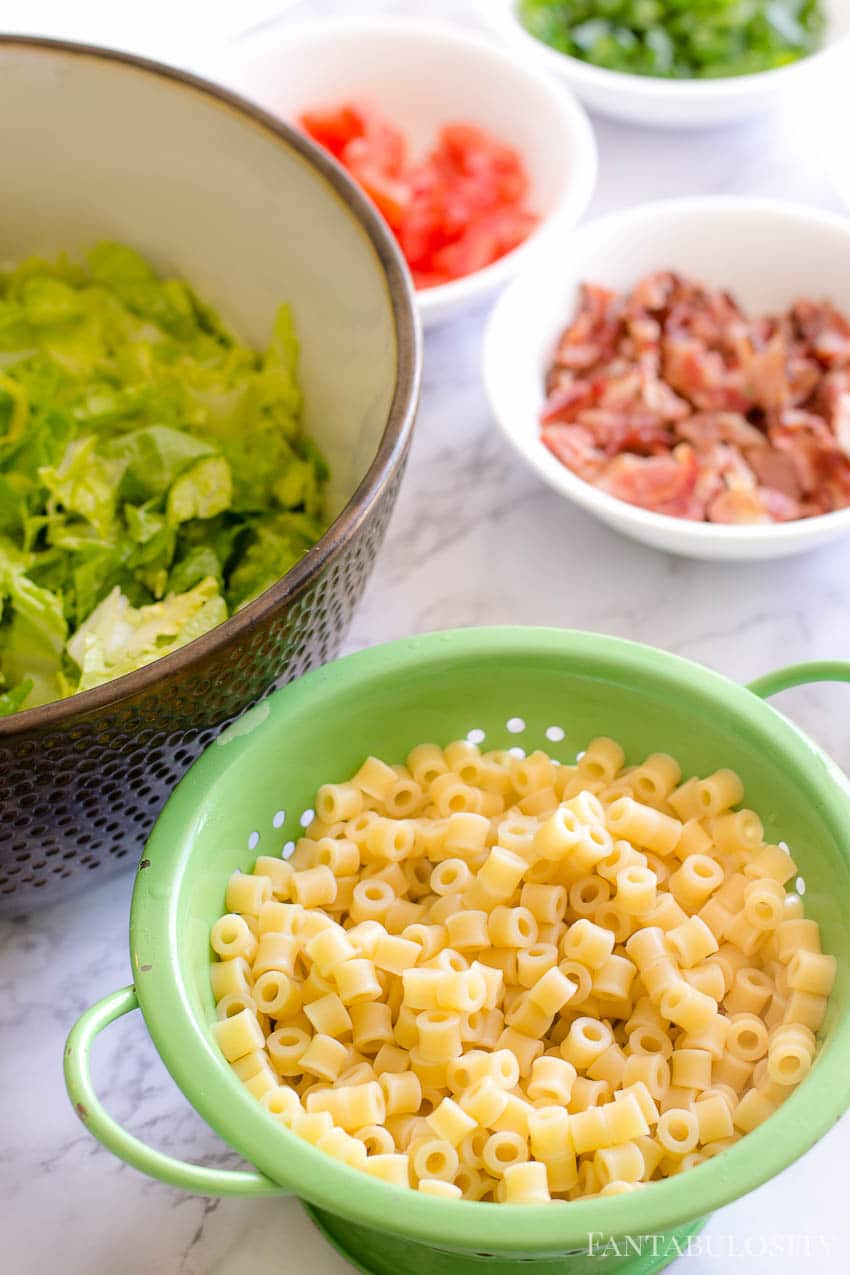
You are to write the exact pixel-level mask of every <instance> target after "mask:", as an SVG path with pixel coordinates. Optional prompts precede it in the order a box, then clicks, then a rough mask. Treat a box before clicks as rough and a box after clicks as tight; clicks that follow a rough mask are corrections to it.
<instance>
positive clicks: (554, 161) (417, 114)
mask: <svg viewBox="0 0 850 1275" xmlns="http://www.w3.org/2000/svg"><path fill="white" fill-rule="evenodd" d="M213 70H214V73H215V74H216V75H217V77H218V78H219V79H222V80H223V81H224V82H225V83H226V84H228V85H229V86H230V87H232V88H234V89H236V90H237V91H238V92H240V93H242V94H243V95H244V96H245V97H249V98H253V99H254V100H255V101H256V102H258V103H260V105H262V106H264V107H265V108H266V109H267V110H268V111H271V112H272V113H274V114H276V115H279V116H281V117H282V118H283V119H285V120H288V121H290V122H291V121H293V120H295V119H296V118H297V116H298V115H299V114H300V112H302V111H303V110H305V109H307V108H309V107H316V106H328V105H335V104H337V103H339V102H344V101H352V100H353V101H358V102H364V103H366V104H367V105H372V106H375V107H376V108H377V109H378V110H380V111H383V112H386V113H387V114H388V115H389V117H390V118H391V119H392V120H393V121H394V122H395V123H397V124H398V125H400V127H401V128H402V129H403V130H404V132H405V133H406V134H407V136H408V137H409V139H410V142H411V145H412V147H413V148H414V150H415V151H416V152H422V151H424V150H426V149H427V148H428V146H429V145H430V144H431V143H432V142H433V141H434V140H435V139H436V135H437V131H438V129H439V128H440V127H441V126H442V125H443V124H447V123H451V122H453V121H457V120H464V121H467V120H468V121H471V122H473V123H475V124H478V125H480V126H481V127H482V128H485V129H487V130H489V131H491V132H492V133H494V134H495V135H496V136H497V137H499V138H501V139H503V140H504V141H506V142H509V143H510V144H511V145H512V146H514V147H516V148H517V150H518V151H519V152H520V154H521V155H522V157H523V159H524V161H525V164H526V167H527V169H528V174H529V178H530V186H531V189H530V194H529V205H530V207H531V208H533V209H534V211H536V212H538V213H539V214H541V217H542V221H541V224H540V226H539V227H538V229H537V230H536V231H535V232H534V233H533V234H532V235H531V236H529V238H528V239H527V240H526V242H525V243H523V244H521V245H520V246H519V247H518V248H516V249H514V251H513V252H511V253H508V254H507V256H505V257H503V258H501V260H499V261H496V262H494V263H493V265H491V266H487V267H486V268H485V269H484V270H479V271H477V272H476V273H475V274H472V275H469V276H467V277H466V278H463V279H458V280H456V281H454V282H452V283H447V284H444V285H442V286H440V287H436V288H429V289H427V290H424V291H422V292H419V293H418V301H419V310H420V313H421V315H422V319H423V321H424V322H425V323H430V322H432V321H435V320H438V319H442V318H445V317H446V316H447V315H449V314H452V313H454V312H456V311H457V310H459V309H461V308H462V307H464V306H466V305H467V304H468V303H470V302H472V301H475V300H477V299H479V298H480V297H482V296H483V295H485V294H487V293H488V292H491V291H492V290H493V289H495V288H496V287H498V286H499V285H501V284H503V283H504V282H505V281H506V280H507V279H508V278H509V277H510V276H511V275H513V274H514V273H515V272H516V271H517V270H518V269H519V267H520V266H521V265H522V263H523V262H524V261H526V260H527V259H528V257H529V256H530V255H531V254H533V253H534V251H535V250H536V249H538V248H539V247H540V246H541V244H542V243H543V241H544V240H545V239H546V238H548V236H549V235H552V234H554V235H558V234H563V233H564V232H565V231H566V230H568V229H569V228H570V227H572V226H573V225H575V223H576V222H577V221H578V219H579V217H580V216H581V215H582V213H583V212H584V210H585V208H586V207H587V204H588V202H589V200H590V196H591V193H592V191H593V186H594V182H595V180H596V145H595V142H594V138H593V132H592V130H591V127H590V124H589V122H588V119H587V116H586V114H585V112H584V110H583V109H582V107H581V106H580V104H579V103H578V102H577V101H576V99H575V97H574V96H573V95H572V94H571V93H570V92H569V91H565V90H564V89H563V88H562V86H560V85H558V84H557V83H555V82H553V81H551V80H550V79H549V78H548V77H547V76H545V75H541V74H540V70H539V67H538V66H537V65H531V66H528V65H524V64H523V62H522V60H521V59H517V58H516V57H512V56H511V55H510V54H509V53H506V52H504V51H503V50H502V49H500V48H499V47H497V46H496V45H495V44H494V43H492V42H488V41H487V40H482V39H479V38H478V37H476V36H474V35H466V34H464V33H463V32H461V31H458V30H456V29H455V28H452V27H449V26H445V25H441V24H435V23H430V22H420V21H418V20H414V19H409V18H408V19H406V18H398V19H393V18H387V19H372V18H350V19H349V18H345V19H339V18H335V19H332V20H328V21H319V22H304V23H292V22H290V23H282V24H280V25H279V26H277V27H274V28H272V29H271V30H268V29H264V30H262V31H261V32H258V33H257V34H256V35H254V36H251V37H248V38H246V39H245V40H243V41H239V42H237V43H236V44H234V45H233V46H231V47H230V48H229V49H228V50H227V51H226V53H225V54H223V55H222V58H221V60H220V61H219V62H218V63H217V64H216V66H215V67H214V68H213Z"/></svg>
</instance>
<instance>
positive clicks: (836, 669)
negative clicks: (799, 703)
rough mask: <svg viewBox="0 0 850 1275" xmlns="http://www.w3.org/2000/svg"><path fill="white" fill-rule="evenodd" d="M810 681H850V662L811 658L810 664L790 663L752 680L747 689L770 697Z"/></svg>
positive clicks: (760, 695)
mask: <svg viewBox="0 0 850 1275" xmlns="http://www.w3.org/2000/svg"><path fill="white" fill-rule="evenodd" d="M810 682H850V664H848V663H846V662H845V661H844V660H811V661H810V662H809V663H808V664H789V665H788V667H787V668H778V669H775V670H774V672H773V673H765V674H764V676H763V677H757V678H756V680H755V681H754V682H750V683H749V685H748V687H747V690H748V691H752V693H753V694H754V695H758V696H759V697H760V698H761V699H769V697H770V696H771V695H777V694H778V693H779V692H780V691H788V690H790V689H791V687H792V686H807V685H808V684H809V683H810Z"/></svg>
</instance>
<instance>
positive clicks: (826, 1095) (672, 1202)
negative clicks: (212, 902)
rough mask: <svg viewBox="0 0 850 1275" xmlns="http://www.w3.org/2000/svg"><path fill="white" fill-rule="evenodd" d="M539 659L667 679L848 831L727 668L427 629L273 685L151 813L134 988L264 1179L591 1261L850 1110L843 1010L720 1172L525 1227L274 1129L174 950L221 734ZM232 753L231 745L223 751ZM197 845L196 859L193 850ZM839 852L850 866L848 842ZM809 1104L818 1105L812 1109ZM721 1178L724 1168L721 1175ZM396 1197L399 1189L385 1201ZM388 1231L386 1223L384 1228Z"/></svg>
mask: <svg viewBox="0 0 850 1275" xmlns="http://www.w3.org/2000/svg"><path fill="white" fill-rule="evenodd" d="M529 657H533V658H541V657H542V658H546V659H548V660H549V661H550V662H552V663H556V662H558V661H563V662H564V664H565V665H566V666H569V663H570V661H572V662H573V663H574V665H575V666H577V667H579V668H585V669H588V670H589V671H588V672H587V676H588V678H590V679H591V680H592V679H593V678H594V677H597V676H599V675H600V672H599V671H600V669H603V670H604V671H605V672H607V673H608V675H609V676H611V677H615V676H616V678H617V679H618V680H620V681H622V682H624V683H631V675H635V676H636V677H637V678H641V677H644V678H649V679H652V680H653V681H654V682H655V685H656V686H658V684H659V682H661V683H663V684H664V687H665V690H666V691H667V693H669V694H671V695H678V696H681V697H683V699H684V701H685V702H688V703H691V704H692V705H693V709H694V714H695V717H698V716H699V714H700V713H701V712H703V711H705V712H709V713H714V714H717V713H722V715H723V718H724V722H725V723H726V725H727V727H728V730H729V732H730V733H732V732H734V731H735V729H736V728H737V727H740V728H741V729H742V730H743V731H744V733H749V734H750V735H751V736H753V737H754V738H755V739H756V740H758V739H761V740H765V739H766V737H767V736H768V735H769V736H770V737H771V741H773V740H776V739H777V738H778V740H779V742H778V743H776V744H773V742H772V743H771V746H772V747H774V748H775V750H776V752H777V753H780V752H781V755H782V756H783V757H787V758H788V759H789V761H790V762H791V763H792V764H793V773H794V776H795V779H799V782H800V786H801V789H802V790H804V791H805V789H808V790H809V792H811V793H816V794H817V799H818V801H819V803H820V809H821V812H822V814H823V818H824V820H825V821H826V822H827V823H828V824H831V825H832V827H833V828H835V829H840V828H843V827H846V822H847V810H848V802H850V780H848V778H847V777H846V776H845V775H844V774H843V773H842V772H841V771H840V770H839V768H838V767H837V766H836V765H835V763H833V762H832V761H831V760H830V758H829V757H828V755H827V754H825V753H824V752H822V751H821V749H820V748H819V747H818V746H817V745H816V744H815V743H814V741H812V740H811V739H810V738H809V737H808V736H806V735H805V734H804V733H803V731H801V730H800V729H799V728H798V727H797V726H796V725H795V724H794V723H793V722H792V721H790V720H789V719H788V718H786V717H785V716H784V715H783V714H781V713H779V712H778V711H777V710H776V709H775V708H773V707H772V706H771V705H770V704H768V703H767V702H766V701H765V700H764V699H761V698H759V697H758V696H757V695H756V694H754V693H753V692H751V691H750V690H748V689H747V688H746V687H745V686H742V685H740V684H738V683H736V682H734V681H731V680H730V679H728V678H726V677H724V676H723V675H722V674H720V673H718V672H715V671H714V670H712V669H709V668H707V667H705V666H704V665H702V664H698V663H695V662H693V661H691V660H687V659H683V658H682V657H680V656H677V655H673V654H671V653H669V652H666V651H662V650H659V649H658V648H655V647H650V646H647V645H645V644H643V643H638V642H632V641H627V640H625V639H622V638H616V637H609V636H605V635H600V634H595V633H588V632H579V631H576V630H569V629H557V628H544V627H540V628H537V627H532V626H498V627H497V626H494V627H487V628H473V629H460V630H450V631H447V632H436V633H427V634H421V635H419V636H416V637H413V638H406V639H401V640H397V641H394V642H388V643H385V644H382V645H380V646H376V647H372V648H371V649H368V650H365V651H360V652H358V653H357V654H354V655H349V656H346V657H344V658H342V659H339V660H336V661H334V662H333V663H331V664H328V665H325V666H324V667H323V668H320V669H316V670H313V671H312V672H310V673H307V674H305V675H304V676H303V677H301V678H299V679H298V680H297V681H296V682H293V683H290V684H288V685H287V686H284V687H282V688H281V689H279V690H277V691H276V692H275V693H274V694H273V695H272V696H270V697H269V698H268V699H266V700H264V701H263V703H262V705H258V706H257V707H256V708H254V709H253V710H250V711H249V714H248V715H247V717H246V718H245V719H243V720H242V721H241V722H240V723H238V724H237V728H236V730H235V731H234V735H233V736H231V737H227V736H223V737H220V738H219V740H218V742H217V744H216V745H210V746H209V747H208V748H207V749H206V750H205V752H204V753H203V754H202V755H201V757H200V758H199V759H198V760H197V761H196V762H195V763H194V765H193V766H192V767H191V769H190V770H189V771H188V773H187V774H186V776H185V777H184V778H183V779H182V780H181V782H180V784H179V785H178V787H177V788H176V790H175V791H174V793H173V794H172V796H171V797H170V798H169V801H168V803H167V804H166V806H165V808H164V810H163V811H162V813H161V814H160V816H159V819H158V821H157V824H156V826H155V827H154V830H153V833H152V835H151V839H150V842H149V845H148V851H147V853H146V857H145V859H144V860H143V861H142V863H141V864H140V867H139V871H138V874H137V877H136V883H135V887H134V891H133V899H132V905H131V913H130V956H131V962H132V967H133V971H134V977H135V984H136V993H137V996H138V1000H139V1004H140V1006H141V1009H142V1013H143V1016H144V1018H145V1023H146V1026H147V1028H148V1031H149V1033H150V1035H151V1037H152V1039H153V1042H154V1044H155V1046H156V1048H157V1050H158V1052H159V1054H160V1056H161V1058H162V1060H163V1062H164V1063H165V1065H166V1067H167V1068H168V1070H169V1072H170V1073H171V1075H172V1077H173V1078H174V1080H175V1082H176V1083H177V1085H178V1086H179V1088H180V1089H181V1091H182V1092H183V1094H184V1096H186V1098H187V1099H188V1100H189V1101H190V1102H191V1104H192V1105H193V1106H194V1107H195V1109H196V1110H197V1111H199V1113H200V1114H201V1115H202V1116H203V1117H204V1119H205V1120H206V1121H207V1122H208V1123H209V1124H210V1125H211V1126H212V1127H213V1128H214V1129H215V1130H216V1132H217V1133H219V1134H220V1135H221V1137H223V1138H224V1139H225V1140H226V1141H227V1142H228V1143H229V1144H230V1145H231V1146H234V1147H236V1148H238V1149H239V1151H240V1153H241V1154H242V1155H244V1156H245V1157H246V1158H247V1159H248V1160H250V1161H252V1162H253V1163H255V1164H256V1165H257V1167H258V1168H259V1169H261V1171H262V1172H263V1173H265V1174H266V1175H267V1176H269V1177H271V1178H272V1179H273V1180H279V1181H281V1185H282V1186H289V1187H291V1188H292V1189H294V1190H295V1191H296V1192H297V1193H298V1194H299V1195H302V1196H304V1197H306V1198H307V1199H308V1200H310V1202H311V1203H313V1204H316V1205H317V1206H319V1207H320V1208H323V1209H326V1210H327V1211H328V1212H331V1213H334V1214H336V1215H338V1216H342V1217H348V1218H349V1219H350V1220H352V1221H355V1222H357V1223H358V1224H359V1225H362V1226H369V1227H372V1228H374V1229H376V1230H378V1231H381V1230H385V1231H386V1230H389V1231H392V1232H393V1233H394V1234H401V1235H406V1236H409V1237H411V1238H415V1239H417V1240H421V1241H423V1242H426V1243H431V1244H432V1245H435V1246H437V1247H440V1248H443V1249H449V1250H451V1249H452V1248H455V1249H457V1248H466V1249H468V1248H473V1249H481V1250H488V1251H489V1250H497V1251H499V1252H505V1253H527V1252H538V1253H540V1252H544V1251H545V1252H558V1251H559V1250H560V1251H562V1250H563V1249H564V1248H572V1250H573V1251H583V1252H586V1249H587V1244H588V1235H590V1234H595V1235H599V1236H604V1237H608V1236H623V1235H628V1234H634V1235H643V1234H647V1233H648V1232H649V1233H654V1232H664V1231H668V1230H670V1229H672V1228H673V1227H675V1226H679V1225H681V1224H682V1223H683V1222H685V1221H689V1220H692V1219H694V1218H700V1217H704V1216H705V1215H706V1214H708V1213H710V1212H712V1211H713V1210H714V1209H716V1208H719V1207H720V1206H722V1205H723V1204H727V1203H729V1202H730V1201H731V1200H733V1199H737V1198H739V1197H741V1196H742V1195H744V1194H747V1193H748V1192H749V1191H751V1190H753V1189H754V1188H755V1187H757V1186H759V1185H760V1184H761V1183H763V1182H765V1181H767V1180H768V1179H769V1178H771V1177H773V1176H775V1175H776V1174H777V1173H779V1172H780V1171H781V1170H782V1169H784V1168H786V1167H787V1166H788V1165H789V1164H791V1163H793V1162H794V1161H795V1160H797V1159H798V1158H799V1157H800V1156H802V1155H803V1154H804V1153H805V1152H806V1151H807V1150H808V1149H809V1148H810V1147H811V1146H812V1145H813V1144H814V1143H815V1142H816V1141H817V1140H818V1139H819V1138H820V1137H822V1136H823V1135H824V1134H825V1133H827V1132H828V1130H829V1129H830V1128H831V1127H832V1125H833V1124H834V1123H835V1121H836V1120H837V1119H838V1118H839V1117H840V1116H841V1115H842V1114H843V1112H844V1110H845V1109H846V1107H847V1106H848V1104H850V1071H848V1069H847V1066H846V1059H847V1056H848V1054H850V1012H845V1014H844V1016H843V1018H842V1019H840V1020H838V1021H836V1022H834V1024H833V1026H832V1031H831V1039H830V1048H829V1050H828V1051H825V1052H823V1053H821V1054H820V1056H819V1059H818V1063H817V1070H816V1072H813V1073H812V1076H811V1077H810V1078H808V1080H807V1081H804V1082H803V1084H801V1085H800V1087H799V1089H798V1090H797V1091H795V1093H794V1094H792V1095H791V1097H789V1098H788V1099H787V1101H786V1102H785V1103H784V1104H783V1105H782V1106H781V1107H780V1109H779V1110H778V1111H777V1112H776V1113H775V1114H774V1115H773V1116H772V1117H771V1119H770V1120H769V1121H767V1122H766V1123H765V1124H763V1125H761V1126H759V1127H758V1128H757V1129H755V1130H754V1131H753V1132H752V1133H750V1134H748V1135H747V1137H746V1138H744V1139H742V1140H741V1141H740V1142H739V1143H736V1144H735V1145H734V1146H733V1147H731V1148H729V1149H728V1150H727V1151H725V1152H724V1153H723V1156H722V1167H720V1166H715V1165H714V1164H713V1162H711V1163H706V1164H704V1165H700V1166H697V1167H696V1168H694V1169H692V1170H689V1171H688V1173H687V1174H686V1175H685V1181H684V1183H683V1181H682V1176H681V1175H677V1176H674V1177H672V1178H668V1179H667V1180H665V1181H662V1182H657V1183H653V1184H652V1188H651V1193H650V1194H646V1193H644V1192H642V1191H641V1192H635V1193H634V1194H628V1195H623V1196H619V1197H616V1198H615V1199H611V1198H607V1199H605V1198H595V1199H590V1200H584V1201H583V1200H576V1201H572V1202H570V1204H569V1207H568V1208H567V1209H561V1208H553V1207H552V1206H551V1205H542V1206H527V1207H526V1208H525V1210H524V1212H523V1223H524V1224H523V1226H522V1227H520V1226H518V1225H517V1221H516V1218H517V1214H516V1212H515V1211H514V1210H512V1209H501V1208H500V1207H498V1206H497V1207H495V1208H492V1207H490V1208H488V1207H484V1208H482V1207H481V1205H480V1203H473V1202H470V1201H451V1202H449V1207H447V1202H446V1201H442V1200H436V1199H430V1198H428V1197H423V1196H422V1195H420V1194H419V1193H418V1192H415V1191H407V1190H404V1189H403V1188H400V1187H387V1186H386V1185H385V1184H384V1183H378V1182H376V1181H375V1180H373V1179H370V1178H368V1177H366V1175H364V1174H362V1173H360V1172H359V1171H357V1170H355V1169H351V1168H349V1167H348V1166H346V1165H343V1164H342V1163H340V1162H337V1161H333V1160H331V1159H329V1157H327V1156H326V1154H325V1153H323V1152H321V1151H319V1150H318V1149H317V1148H315V1147H313V1146H311V1145H309V1144H307V1143H305V1142H304V1141H303V1140H301V1139H299V1138H297V1137H296V1135H295V1134H293V1133H292V1132H291V1131H289V1130H287V1129H284V1128H283V1127H282V1126H279V1125H278V1126H276V1125H275V1124H274V1123H273V1122H272V1121H271V1120H270V1119H269V1116H268V1114H267V1113H266V1112H265V1111H263V1110H262V1108H261V1107H260V1106H259V1104H257V1103H256V1100H255V1099H254V1098H253V1097H252V1096H251V1095H250V1094H248V1093H247V1092H246V1091H245V1090H244V1089H243V1088H242V1087H241V1086H240V1085H239V1082H238V1081H237V1080H236V1078H235V1077H234V1076H233V1074H232V1073H231V1072H230V1069H229V1068H228V1067H227V1064H226V1063H225V1062H224V1060H223V1058H222V1057H221V1055H220V1054H219V1053H218V1051H217V1049H216V1047H215V1045H214V1044H213V1042H212V1039H211V1037H210V1033H209V1030H208V1029H207V1028H205V1026H202V1025H201V1024H200V1022H199V1021H197V1020H195V1018H194V1017H193V1014H192V1010H191V1008H190V1005H189V997H188V992H187V986H186V980H185V979H184V969H183V965H182V961H181V956H180V949H181V945H182V940H181V912H182V907H181V904H182V895H183V894H184V892H185V888H186V887H185V885H184V883H183V878H184V874H185V871H186V867H187V865H188V864H189V862H190V861H191V860H192V858H193V856H196V855H197V854H198V846H199V845H200V844H202V837H203V829H204V827H205V826H206V824H205V813H204V810H203V803H204V800H205V798H206V795H207V794H208V793H209V792H210V791H211V790H212V789H214V787H215V785H216V783H217V781H218V779H219V778H220V777H221V776H222V775H223V774H224V773H225V772H226V770H227V769H228V768H229V767H230V766H231V765H232V764H233V763H234V761H235V753H234V752H233V751H231V749H230V747H229V742H230V739H232V738H236V737H237V736H243V737H244V736H245V735H247V734H248V733H251V734H252V735H253V736H254V740H253V742H254V744H255V745H256V744H262V742H263V737H264V736H267V739H268V746H272V747H273V744H274V738H275V733H276V731H277V730H278V729H279V728H278V726H277V723H276V720H275V719H278V720H280V719H283V720H291V713H292V710H293V709H295V708H298V707H300V706H304V705H305V704H309V706H310V711H311V712H312V713H315V712H317V711H318V712H321V711H323V708H325V707H327V706H328V705H330V706H332V705H333V703H334V698H335V694H336V691H337V688H339V689H342V690H345V689H346V688H350V686H351V684H352V679H353V680H355V681H360V682H361V683H363V684H366V685H368V683H369V681H370V680H371V679H374V678H381V679H385V678H386V677H387V676H391V677H393V678H396V679H398V680H400V681H401V680H404V679H406V678H409V677H410V678H415V676H416V674H417V672H420V671H421V670H422V668H423V665H424V666H429V667H431V668H432V669H433V668H439V667H441V666H445V664H446V663H452V662H455V663H457V662H463V661H466V662H470V661H478V660H481V659H482V658H485V659H488V660H490V659H494V658H495V659H508V658H512V659H515V660H517V659H518V660H523V659H528V658H529ZM222 743H226V744H227V746H226V747H222V746H221V745H222ZM193 840H194V845H195V849H194V850H193V849H192V843H193ZM844 853H845V857H846V858H847V859H848V863H849V864H850V844H848V843H847V842H846V839H845V848H844ZM815 1095H817V1097H818V1102H817V1103H816V1104H815V1105H814V1106H813V1107H811V1105H810V1106H809V1107H807V1106H806V1099H807V1097H808V1099H809V1100H811V1099H812V1098H814V1097H815ZM718 1169H719V1171H718ZM388 1192H392V1194H388ZM390 1222H391V1224H389V1223H390Z"/></svg>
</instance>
